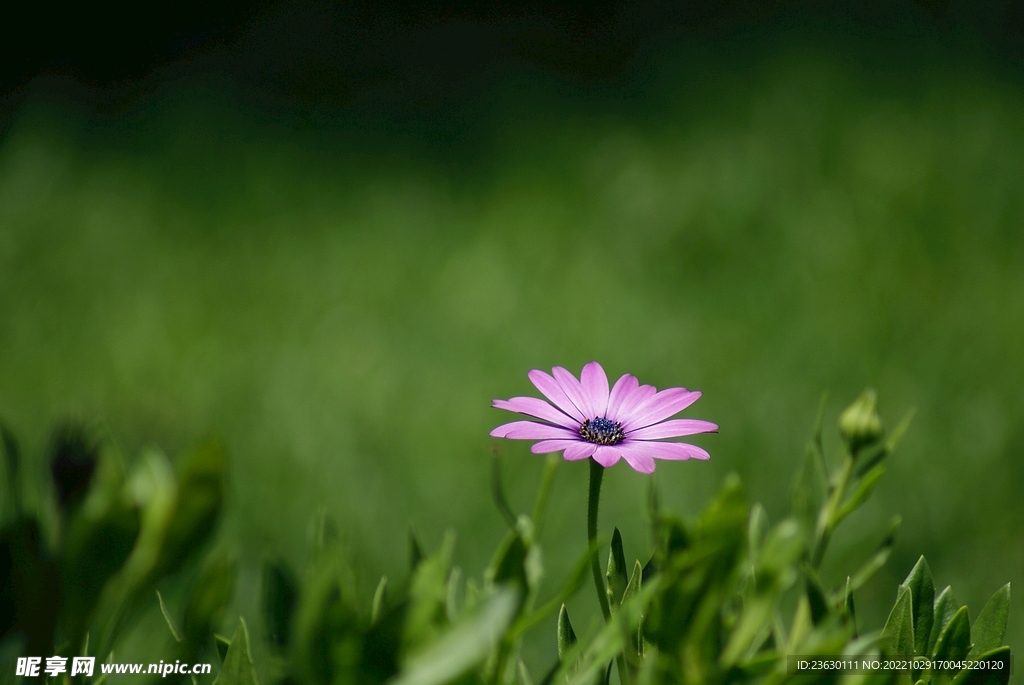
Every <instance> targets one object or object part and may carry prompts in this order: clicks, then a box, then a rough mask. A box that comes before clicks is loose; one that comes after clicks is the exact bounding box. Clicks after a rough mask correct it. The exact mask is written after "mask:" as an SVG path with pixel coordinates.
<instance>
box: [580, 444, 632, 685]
mask: <svg viewBox="0 0 1024 685" xmlns="http://www.w3.org/2000/svg"><path fill="white" fill-rule="evenodd" d="M588 461H589V462H590V497H589V499H588V501H587V544H588V545H589V546H591V547H592V546H593V545H594V540H596V539H597V510H598V506H599V504H600V502H601V481H602V480H603V479H604V467H603V466H601V465H600V464H598V463H597V462H596V461H594V460H593V458H591V459H589V460H588ZM590 570H591V571H593V573H594V589H596V590H597V601H598V602H599V603H600V604H601V613H602V614H603V615H604V620H605V623H607V622H608V621H610V620H612V612H611V608H610V607H609V606H608V594H607V591H606V590H605V586H604V579H603V578H602V575H601V561H600V555H599V554H598V552H597V550H594V556H593V557H592V558H591V560H590ZM615 664H616V666H617V667H618V671H619V683H620V685H629V683H630V679H629V672H628V671H627V670H626V659H625V657H624V656H623V655H622V653H619V655H618V656H616V657H615Z"/></svg>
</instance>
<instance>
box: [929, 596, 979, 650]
mask: <svg viewBox="0 0 1024 685" xmlns="http://www.w3.org/2000/svg"><path fill="white" fill-rule="evenodd" d="M970 651H971V617H970V615H969V614H968V612H967V607H965V606H964V607H960V608H959V609H957V611H956V613H955V614H953V618H951V619H949V623H947V624H946V627H945V628H943V629H942V632H941V633H939V639H938V640H937V641H936V643H935V658H936V659H938V660H955V659H960V658H963V657H965V656H967V654H968V653H969V652H970Z"/></svg>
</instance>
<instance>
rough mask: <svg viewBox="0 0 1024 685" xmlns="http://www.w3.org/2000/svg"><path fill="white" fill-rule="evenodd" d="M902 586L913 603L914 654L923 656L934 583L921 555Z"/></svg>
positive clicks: (930, 629) (930, 623) (930, 625)
mask: <svg viewBox="0 0 1024 685" xmlns="http://www.w3.org/2000/svg"><path fill="white" fill-rule="evenodd" d="M903 586H904V587H906V588H908V589H909V590H910V595H911V598H912V599H913V603H914V654H916V655H917V656H925V655H926V654H927V653H928V638H929V637H930V636H931V632H932V622H933V620H934V613H935V584H934V583H933V582H932V571H931V569H930V568H928V562H927V561H926V560H925V558H924V557H923V556H922V557H921V558H920V559H918V560H917V563H916V564H914V568H913V569H911V571H910V574H909V575H908V576H907V579H906V580H904V581H903ZM907 656H909V655H907Z"/></svg>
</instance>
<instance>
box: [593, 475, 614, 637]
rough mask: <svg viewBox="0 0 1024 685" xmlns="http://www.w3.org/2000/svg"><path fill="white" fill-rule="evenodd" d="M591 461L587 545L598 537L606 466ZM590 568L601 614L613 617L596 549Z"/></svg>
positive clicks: (605, 618) (605, 616)
mask: <svg viewBox="0 0 1024 685" xmlns="http://www.w3.org/2000/svg"><path fill="white" fill-rule="evenodd" d="M587 461H589V462H590V498H589V500H588V501H587V545H588V546H593V544H594V540H596V539H597V508H598V505H599V504H600V502H601V480H602V479H603V478H604V467H603V466H601V465H600V464H598V463H597V462H596V461H594V460H593V458H591V459H588V460H587ZM590 569H591V570H592V571H593V572H594V588H595V589H596V590H597V601H598V602H599V603H600V604H601V614H603V615H604V620H605V621H607V620H608V619H609V618H611V615H612V612H611V610H610V609H609V608H608V595H607V593H606V591H605V588H604V579H603V578H602V577H601V561H600V559H599V554H598V553H597V551H596V550H595V551H594V556H593V557H592V558H591V559H590Z"/></svg>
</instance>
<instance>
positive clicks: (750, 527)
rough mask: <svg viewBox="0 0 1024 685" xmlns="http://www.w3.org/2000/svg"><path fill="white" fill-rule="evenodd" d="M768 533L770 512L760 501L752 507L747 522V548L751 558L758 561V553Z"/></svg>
mask: <svg viewBox="0 0 1024 685" xmlns="http://www.w3.org/2000/svg"><path fill="white" fill-rule="evenodd" d="M767 534H768V512H766V511H765V510H764V507H763V506H762V505H761V503H760V502H756V503H755V504H754V506H752V507H751V508H750V520H749V522H748V523H747V548H748V550H749V553H750V560H751V561H752V562H755V563H756V561H757V554H758V552H760V550H761V545H762V544H764V538H765V535H767Z"/></svg>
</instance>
